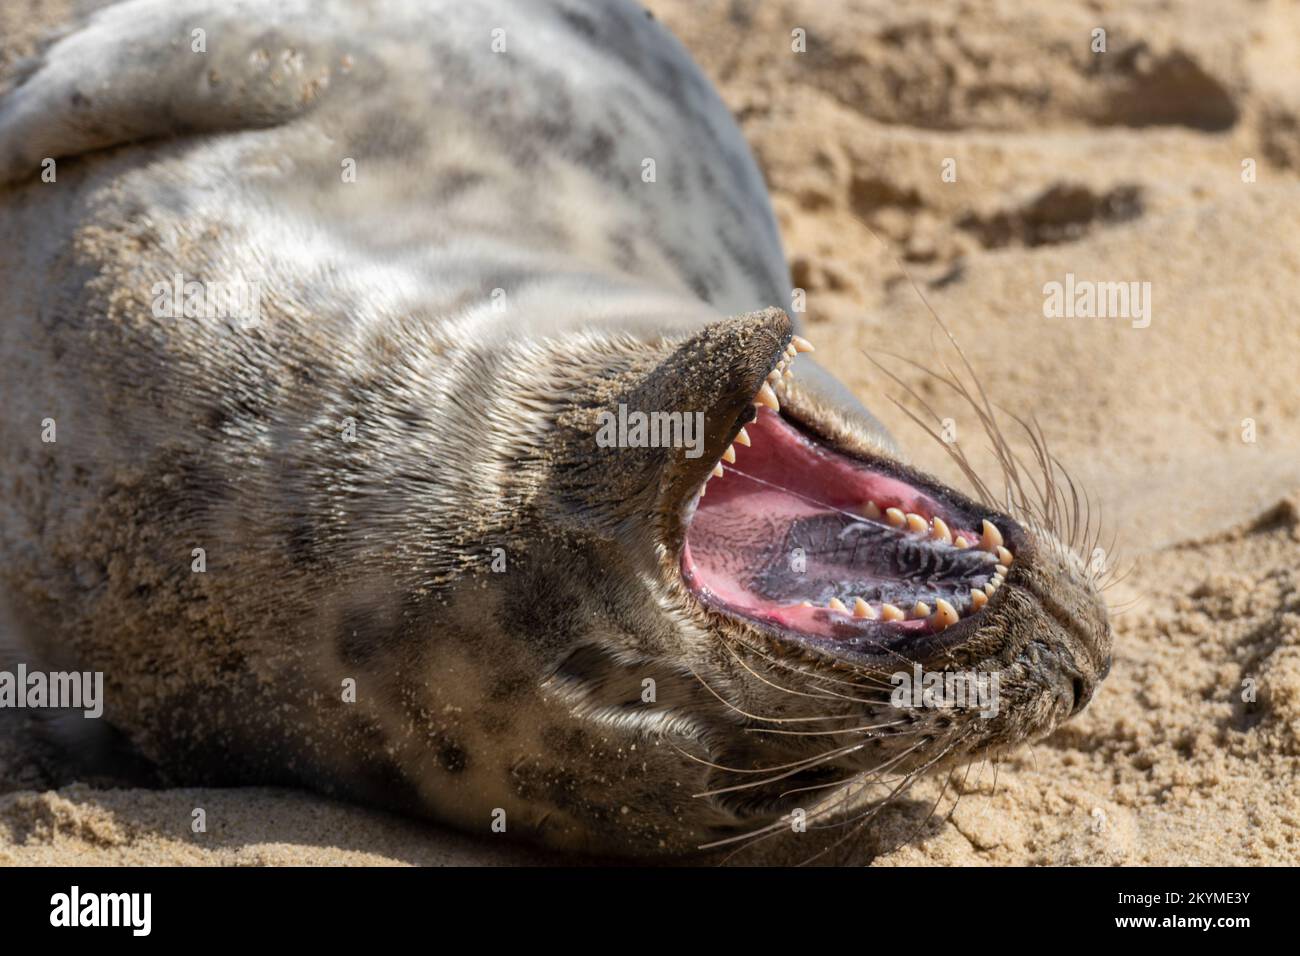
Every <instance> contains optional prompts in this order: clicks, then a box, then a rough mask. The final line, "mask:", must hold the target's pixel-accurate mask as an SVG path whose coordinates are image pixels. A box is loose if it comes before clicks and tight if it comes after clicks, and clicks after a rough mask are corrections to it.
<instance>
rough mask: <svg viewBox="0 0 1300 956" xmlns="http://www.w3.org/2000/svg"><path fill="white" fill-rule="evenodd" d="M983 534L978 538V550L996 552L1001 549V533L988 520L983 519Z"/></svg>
mask: <svg viewBox="0 0 1300 956" xmlns="http://www.w3.org/2000/svg"><path fill="white" fill-rule="evenodd" d="M983 531H984V533H983V534H982V535H981V536H980V548H981V549H983V550H985V551H996V550H997V549H998V548H1000V547H1002V532H1001V531H999V530H998V527H997V525H995V524H994V523H993V522H992V521H990V520H989V519H988V518H985V519H984V525H983Z"/></svg>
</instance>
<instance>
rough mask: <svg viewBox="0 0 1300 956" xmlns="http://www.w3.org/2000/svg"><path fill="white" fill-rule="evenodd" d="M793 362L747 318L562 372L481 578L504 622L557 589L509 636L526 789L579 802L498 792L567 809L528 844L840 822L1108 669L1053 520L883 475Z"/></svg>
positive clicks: (1028, 727)
mask: <svg viewBox="0 0 1300 956" xmlns="http://www.w3.org/2000/svg"><path fill="white" fill-rule="evenodd" d="M810 349H811V346H809V345H808V344H807V343H806V342H805V341H804V340H802V339H801V338H799V337H798V336H794V335H793V334H792V329H791V326H790V323H789V319H788V318H787V317H786V316H785V314H784V313H782V312H781V311H780V310H768V311H766V312H761V313H754V314H752V315H750V316H744V317H741V318H737V319H731V320H727V321H723V322H720V323H717V324H714V325H712V326H710V327H708V328H707V329H705V330H704V331H702V332H700V333H698V334H696V335H693V336H690V337H688V338H685V339H684V340H683V339H676V340H674V339H666V340H663V341H658V342H655V343H653V344H648V343H646V342H644V341H638V342H636V343H628V342H623V343H621V344H611V343H608V342H606V343H604V344H603V345H602V346H601V347H600V348H593V349H592V351H591V354H590V355H588V356H586V357H585V359H584V357H583V356H582V355H581V354H579V355H577V356H575V357H576V359H577V360H579V361H584V360H586V361H592V362H599V363H600V364H601V366H602V368H603V371H602V372H599V373H596V374H592V375H590V376H585V375H584V376H583V379H582V381H584V382H585V383H586V384H585V385H583V386H581V387H579V388H577V389H575V390H574V392H573V393H572V394H573V395H574V396H575V397H574V398H573V400H572V401H570V402H568V403H567V404H566V405H565V406H564V407H562V408H561V409H560V410H558V411H557V413H556V414H555V415H554V416H553V418H552V422H553V430H552V431H551V433H550V443H549V446H548V449H549V450H548V453H547V456H546V461H545V469H544V472H545V476H544V479H540V478H539V480H537V481H536V482H535V483H534V484H533V486H532V487H533V488H534V490H535V493H533V494H531V495H530V497H529V507H528V509H527V510H528V514H529V521H530V524H531V527H530V528H529V530H528V532H527V534H526V535H524V536H523V538H522V540H523V541H525V542H526V548H527V551H528V554H527V556H526V558H525V560H524V561H523V562H522V564H523V565H524V566H525V567H526V569H527V570H526V571H524V572H523V573H522V574H521V575H520V576H518V577H515V579H514V580H511V577H510V576H502V580H501V582H500V583H501V586H502V587H504V588H506V589H508V590H509V591H510V592H511V593H512V597H511V598H510V603H511V605H512V606H515V607H518V606H520V605H521V604H524V603H528V604H532V605H533V606H536V605H537V604H538V603H539V600H541V599H540V598H539V596H540V595H542V594H547V595H563V597H561V598H559V599H555V598H550V599H546V600H544V601H542V603H544V604H545V606H546V607H547V608H549V609H551V610H553V611H554V612H555V613H554V615H545V616H538V615H530V616H529V619H528V625H529V626H534V627H535V628H536V631H537V633H534V634H531V635H529V636H528V637H527V639H526V643H527V644H528V646H530V647H532V648H537V649H544V653H545V654H546V655H548V656H549V661H550V663H549V665H548V666H547V667H546V669H545V670H546V672H547V674H548V675H549V676H548V678H547V679H546V680H545V682H544V683H543V685H542V693H543V695H545V696H546V697H547V698H548V699H550V700H551V701H553V702H557V703H559V704H560V705H561V707H560V712H561V713H562V714H563V718H562V719H561V721H560V724H559V725H558V726H556V727H554V728H553V731H554V732H553V734H552V741H554V740H558V739H560V738H562V737H563V735H564V734H565V733H568V734H569V738H568V739H570V740H571V741H572V742H573V745H572V746H571V747H570V748H569V749H568V750H567V751H565V752H564V753H563V754H562V755H554V756H553V758H552V760H553V762H552V763H551V764H549V765H548V766H547V767H546V769H545V770H544V771H542V772H540V773H539V774H536V775H535V776H536V777H537V778H538V779H539V780H545V781H550V782H551V783H552V784H553V783H554V781H555V780H556V779H563V780H566V781H569V782H572V781H573V780H574V779H580V780H582V781H583V782H582V784H581V790H582V792H583V795H584V801H583V803H582V805H581V806H578V805H577V804H575V801H574V800H573V799H571V798H569V797H566V796H565V795H564V794H563V793H558V792H557V789H556V788H555V787H554V786H553V785H552V786H546V785H544V784H543V785H540V786H536V787H532V788H525V789H524V790H517V792H518V793H527V794H528V795H529V796H531V797H533V798H535V799H537V800H539V801H541V802H543V803H545V802H550V803H552V804H554V806H552V807H548V810H559V811H568V812H569V813H568V816H569V820H567V821H566V823H567V827H565V826H556V825H555V824H549V825H548V827H547V829H548V833H549V835H551V836H552V837H558V836H559V833H560V832H561V831H564V832H567V834H568V836H569V837H570V838H572V837H574V836H575V835H576V834H577V833H579V832H580V836H579V838H578V839H577V840H576V842H579V843H581V844H584V845H587V846H599V847H602V848H609V847H621V848H623V849H626V848H628V847H632V848H635V849H639V850H643V849H655V848H669V849H680V848H683V847H685V846H698V845H701V844H707V843H711V842H715V841H723V842H725V841H726V840H728V839H731V838H738V837H740V836H741V835H743V834H752V833H754V832H755V831H761V830H763V829H764V828H765V827H766V828H769V829H770V830H771V832H773V833H775V832H778V831H783V832H786V833H788V832H790V829H791V828H790V826H789V824H788V820H789V815H790V814H791V813H793V812H794V811H796V810H799V809H804V810H805V811H806V813H807V816H808V817H809V818H810V819H811V818H814V817H815V818H819V819H824V820H828V821H829V820H841V821H842V820H843V819H846V818H853V817H855V816H857V815H860V814H861V813H862V812H863V811H864V810H866V811H867V812H869V808H870V807H872V806H874V805H877V803H878V801H876V798H875V797H873V796H871V793H872V791H873V789H874V788H875V787H876V786H877V785H878V786H883V787H885V788H886V789H885V790H883V791H881V793H886V794H887V793H889V792H890V791H891V790H896V789H897V788H898V787H899V786H900V785H901V784H905V783H908V782H910V781H911V780H912V779H914V778H915V777H916V776H918V775H919V774H921V773H924V772H927V771H929V770H932V769H935V768H939V767H943V766H948V765H952V764H953V763H955V762H960V761H965V760H969V759H971V758H972V757H975V756H978V755H981V754H983V753H985V752H987V751H989V750H990V749H991V748H1002V747H1006V746H1009V745H1014V744H1018V743H1020V742H1022V741H1026V740H1031V739H1034V738H1038V737H1041V736H1043V735H1044V734H1046V733H1048V732H1049V731H1051V730H1052V729H1053V728H1055V727H1056V726H1057V725H1058V724H1060V723H1061V722H1062V721H1063V720H1065V719H1066V718H1068V717H1069V716H1071V715H1072V714H1074V713H1077V712H1078V711H1079V710H1080V709H1081V708H1083V706H1084V705H1085V704H1086V703H1087V702H1088V700H1089V698H1090V696H1091V694H1092V693H1093V690H1094V689H1095V687H1096V685H1097V683H1098V682H1099V681H1100V680H1101V679H1102V677H1103V676H1104V675H1105V672H1106V670H1107V668H1108V666H1109V652H1110V634H1109V629H1108V623H1107V615H1106V610H1105V607H1104V604H1103V602H1102V600H1101V599H1100V597H1099V595H1098V593H1097V591H1096V589H1095V587H1094V582H1093V577H1092V575H1090V574H1089V573H1088V572H1087V569H1086V568H1085V567H1084V566H1083V564H1082V563H1081V562H1080V561H1079V559H1078V558H1077V557H1075V556H1074V554H1073V553H1072V552H1071V551H1070V550H1069V549H1068V548H1066V547H1065V546H1063V545H1062V543H1061V541H1060V540H1059V539H1058V537H1057V535H1056V533H1055V532H1054V530H1053V529H1052V528H1051V527H1048V526H1047V524H1046V523H1044V522H1041V521H1035V522H1028V521H1026V522H1024V523H1021V522H1018V521H1017V520H1016V519H1014V518H1013V517H1011V516H1010V515H1008V514H1005V513H1003V512H1001V511H998V510H996V509H993V508H991V507H989V506H987V505H981V504H978V503H976V502H975V501H973V500H971V499H970V498H967V497H966V496H964V495H962V494H960V493H958V492H956V491H954V490H952V489H951V488H948V487H946V486H945V485H943V484H941V483H939V482H938V481H936V480H934V479H932V478H929V477H927V476H925V475H923V474H921V473H919V472H918V471H916V470H914V469H912V468H910V467H908V466H907V465H905V464H904V463H902V462H901V461H900V460H899V457H898V455H897V454H896V453H895V452H894V451H893V447H892V444H891V442H890V440H889V439H888V437H887V436H886V435H885V433H884V432H883V430H882V429H880V427H879V426H878V425H877V424H876V423H875V422H874V420H873V419H871V418H870V416H868V415H866V414H865V413H864V412H862V411H861V410H860V409H859V408H858V407H857V406H855V405H854V404H853V403H851V402H848V401H845V400H844V398H843V396H842V394H841V393H839V392H838V391H837V390H836V389H835V388H834V386H827V385H826V384H825V380H824V379H823V378H822V377H821V375H820V374H816V375H805V374H804V370H803V367H804V366H808V365H810V362H809V359H807V358H804V357H800V356H799V353H800V352H801V351H806V350H810ZM814 368H815V367H814ZM693 419H694V420H697V421H698V422H699V424H700V426H701V430H700V431H699V432H698V433H697V434H696V435H695V436H692V435H691V431H690V422H691V421H692V420H693ZM674 429H677V430H676V431H674ZM602 434H603V437H604V440H603V441H602V440H600V439H601V436H602ZM674 435H677V436H678V437H681V438H684V439H687V440H682V441H676V442H674V441H672V440H671V437H672V436H674ZM692 437H695V438H696V439H697V440H696V441H695V442H694V443H691V442H690V441H689V439H690V438H692ZM683 446H685V447H683ZM575 577H576V578H577V579H579V580H581V582H582V585H581V586H580V587H573V586H571V584H570V582H572V581H573V580H574V579H575ZM934 673H940V674H941V677H940V681H941V683H939V684H937V685H936V684H934V682H933V679H929V680H927V677H928V675H931V674H934ZM954 675H961V677H962V682H955V681H954ZM913 685H917V686H913ZM922 685H923V686H922ZM926 687H929V688H930V689H931V690H932V691H933V690H934V689H935V687H937V688H938V690H939V693H938V694H935V693H930V694H928V695H927V694H926V693H925V688H926ZM945 689H946V690H947V692H948V697H945V696H944V695H943V691H944V690H945ZM954 689H955V690H957V692H958V699H956V700H953V699H950V698H951V696H952V692H953V691H954ZM962 692H965V693H966V695H967V696H966V697H965V698H962V697H960V694H961V693H962ZM561 749H563V748H561ZM554 761H560V762H562V763H563V769H561V767H560V766H559V765H558V764H557V763H555V762H554ZM575 765H576V766H575ZM533 782H534V783H537V782H538V780H534V781H533ZM878 795H879V794H877V796H878ZM602 807H617V808H627V809H626V810H622V812H618V813H612V814H604V813H601V812H600V808H602ZM561 842H570V840H568V839H563V838H562V839H561ZM809 846H811V844H805V847H809Z"/></svg>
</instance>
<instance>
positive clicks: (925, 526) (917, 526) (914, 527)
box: [907, 511, 930, 532]
mask: <svg viewBox="0 0 1300 956" xmlns="http://www.w3.org/2000/svg"><path fill="white" fill-rule="evenodd" d="M929 529H930V523H929V522H928V521H926V520H925V519H924V518H922V517H921V516H920V515H918V514H913V513H912V512H910V511H909V512H908V513H907V530H908V531H916V532H921V531H928V530H929Z"/></svg>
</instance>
